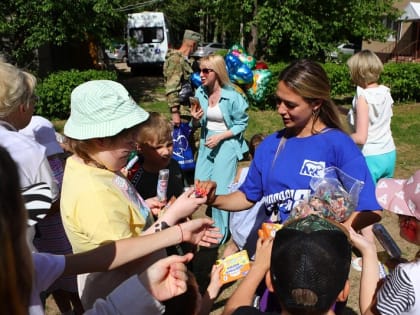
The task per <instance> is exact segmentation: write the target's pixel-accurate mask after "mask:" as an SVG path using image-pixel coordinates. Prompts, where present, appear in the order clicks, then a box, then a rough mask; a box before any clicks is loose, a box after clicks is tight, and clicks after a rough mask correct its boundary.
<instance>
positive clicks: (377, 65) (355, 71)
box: [347, 49, 384, 88]
mask: <svg viewBox="0 0 420 315" xmlns="http://www.w3.org/2000/svg"><path fill="white" fill-rule="evenodd" d="M347 66H348V67H349V71H350V77H351V80H352V81H353V82H354V83H355V84H357V85H358V86H360V87H363V88H365V87H366V86H367V85H368V84H370V83H376V82H378V81H379V77H380V76H381V73H382V71H383V70H384V65H383V63H382V61H381V59H379V57H378V56H377V55H376V54H375V53H374V52H372V51H370V50H367V49H366V50H362V51H359V52H358V53H357V54H355V55H353V56H351V58H350V59H349V60H347Z"/></svg>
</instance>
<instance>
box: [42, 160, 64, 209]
mask: <svg viewBox="0 0 420 315" xmlns="http://www.w3.org/2000/svg"><path fill="white" fill-rule="evenodd" d="M37 176H38V179H37V181H38V182H44V183H46V184H47V185H48V186H49V187H50V189H51V195H52V200H53V201H56V200H57V199H58V198H60V190H59V188H58V184H57V182H56V181H55V179H54V175H53V172H52V170H51V167H50V163H49V162H48V160H47V158H44V159H43V160H42V162H41V164H40V166H39V170H38V172H37Z"/></svg>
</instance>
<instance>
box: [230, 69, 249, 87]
mask: <svg viewBox="0 0 420 315" xmlns="http://www.w3.org/2000/svg"><path fill="white" fill-rule="evenodd" d="M230 77H232V78H233V80H232V81H233V82H234V83H238V84H248V83H252V81H253V77H254V75H253V73H252V70H251V69H250V68H249V67H248V66H247V65H245V64H242V65H240V66H239V67H238V68H237V69H236V71H235V72H234V73H232V75H231V76H230Z"/></svg>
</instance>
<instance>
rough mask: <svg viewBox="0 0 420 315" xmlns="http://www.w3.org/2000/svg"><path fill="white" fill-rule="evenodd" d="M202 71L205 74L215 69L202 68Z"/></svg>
mask: <svg viewBox="0 0 420 315" xmlns="http://www.w3.org/2000/svg"><path fill="white" fill-rule="evenodd" d="M200 72H203V73H204V74H209V73H210V72H214V70H213V69H209V68H203V69H200Z"/></svg>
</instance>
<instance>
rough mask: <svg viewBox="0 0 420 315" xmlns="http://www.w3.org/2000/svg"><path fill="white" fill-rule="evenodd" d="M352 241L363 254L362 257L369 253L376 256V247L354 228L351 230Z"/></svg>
mask: <svg viewBox="0 0 420 315" xmlns="http://www.w3.org/2000/svg"><path fill="white" fill-rule="evenodd" d="M349 234H350V239H351V241H352V243H353V245H354V246H355V247H356V248H357V249H358V250H359V251H360V252H361V253H362V256H363V255H365V254H367V253H373V252H374V253H375V254H376V246H375V243H374V242H371V241H370V240H368V239H367V238H366V237H364V236H363V235H362V234H359V233H357V232H356V231H355V230H354V229H353V228H351V227H350V228H349Z"/></svg>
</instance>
